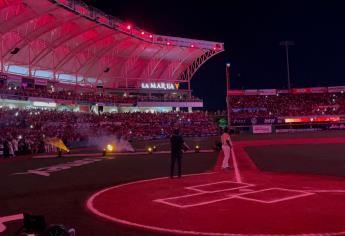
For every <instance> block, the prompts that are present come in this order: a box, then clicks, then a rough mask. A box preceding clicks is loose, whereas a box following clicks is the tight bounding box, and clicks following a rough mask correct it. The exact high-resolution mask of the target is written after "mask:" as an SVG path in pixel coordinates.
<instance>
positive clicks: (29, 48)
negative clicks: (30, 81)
mask: <svg viewBox="0 0 345 236" xmlns="http://www.w3.org/2000/svg"><path fill="white" fill-rule="evenodd" d="M28 51H29V77H30V78H31V76H32V66H31V43H30V42H28Z"/></svg>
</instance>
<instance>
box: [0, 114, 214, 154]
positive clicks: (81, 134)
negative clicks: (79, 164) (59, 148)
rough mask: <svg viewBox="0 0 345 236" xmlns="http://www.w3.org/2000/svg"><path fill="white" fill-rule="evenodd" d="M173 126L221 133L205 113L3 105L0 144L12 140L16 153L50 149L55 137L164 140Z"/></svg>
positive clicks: (196, 133)
mask: <svg viewBox="0 0 345 236" xmlns="http://www.w3.org/2000/svg"><path fill="white" fill-rule="evenodd" d="M174 127H178V128H180V129H181V131H182V133H183V135H184V136H187V137H188V136H193V137H194V136H209V135H216V134H217V133H218V128H217V125H216V124H215V123H214V121H213V120H212V118H211V117H210V116H209V115H208V114H207V113H206V112H194V113H183V112H179V113H176V112H171V113H140V112H136V113H101V114H95V113H79V112H68V111H63V112H62V111H55V110H35V109H10V108H0V134H1V135H0V139H1V140H0V143H4V142H7V143H9V145H11V146H12V149H13V152H14V153H16V152H18V153H40V152H47V151H49V150H51V147H50V146H49V145H47V144H46V143H45V140H46V139H48V138H55V137H57V138H60V139H62V140H63V141H64V142H65V143H66V144H67V145H70V144H72V143H78V142H87V141H88V140H89V139H91V138H95V137H101V136H114V135H115V136H117V137H125V138H126V139H129V140H148V139H163V138H167V137H169V136H170V135H171V133H172V131H173V129H174ZM16 143H18V145H17V144H16ZM17 146H18V147H17Z"/></svg>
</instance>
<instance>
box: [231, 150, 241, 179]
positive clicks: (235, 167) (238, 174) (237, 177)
mask: <svg viewBox="0 0 345 236" xmlns="http://www.w3.org/2000/svg"><path fill="white" fill-rule="evenodd" d="M231 157H232V163H233V165H234V170H235V178H236V181H237V182H238V183H242V177H241V173H240V170H239V168H238V165H237V160H236V156H235V152H234V148H233V147H231Z"/></svg>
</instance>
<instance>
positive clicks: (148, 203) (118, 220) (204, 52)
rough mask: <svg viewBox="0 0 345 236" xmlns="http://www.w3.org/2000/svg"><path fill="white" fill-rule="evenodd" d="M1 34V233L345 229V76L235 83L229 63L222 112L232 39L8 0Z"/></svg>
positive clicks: (0, 17) (250, 235)
mask: <svg viewBox="0 0 345 236" xmlns="http://www.w3.org/2000/svg"><path fill="white" fill-rule="evenodd" d="M107 4H108V3H107ZM109 4H110V3H109ZM192 38H193V37H192ZM216 41H222V40H216ZM0 42H1V45H0V59H1V61H0V66H1V73H0V179H1V181H0V189H1V192H0V235H4V236H12V235H15V236H17V235H21V236H25V235H36V236H55V235H56V236H68V235H69V236H74V235H85V236H86V235H109V236H111V235H116V236H117V235H121V236H136V235H144V236H145V235H147V236H149V235H150V236H163V235H205V236H206V235H209V236H212V235H215V236H335V235H339V236H340V235H345V201H344V199H345V181H344V180H345V179H344V178H345V155H344V153H345V136H344V135H345V131H344V129H345V86H342V85H341V84H340V85H339V86H331V85H329V86H319V87H307V86H306V87H303V88H300V87H290V77H288V79H289V87H288V88H284V89H283V88H280V89H271V88H270V89H261V88H259V89H238V88H236V89H233V88H232V87H231V86H230V85H231V83H233V81H232V78H233V76H232V74H231V73H230V71H231V70H232V67H233V65H232V64H230V63H227V62H225V63H223V64H222V66H223V65H224V66H223V67H222V68H223V69H224V70H223V72H224V77H223V80H224V82H226V86H225V87H224V92H225V93H224V101H225V102H224V103H225V104H226V108H225V109H224V111H217V112H215V111H210V110H209V111H208V110H207V109H206V108H205V104H204V100H203V99H202V98H199V97H198V96H196V95H195V93H194V91H193V86H192V79H193V82H194V81H195V80H196V79H199V77H200V76H198V78H196V76H195V75H196V74H197V73H200V72H201V70H199V69H200V68H203V67H204V64H207V62H208V61H210V62H212V61H213V60H215V59H216V58H217V57H218V54H219V55H222V54H224V53H226V51H227V50H228V49H227V50H226V49H225V44H224V43H223V42H214V41H208V40H201V39H189V38H184V37H178V36H165V35H159V34H156V33H153V32H149V31H146V30H145V29H142V28H140V27H138V26H136V25H135V24H133V23H131V22H127V21H124V20H121V19H118V18H117V17H116V16H112V15H109V14H107V13H105V12H103V11H101V10H99V9H97V8H95V7H94V6H91V5H88V4H86V3H84V2H82V1H79V0H0ZM287 47H288V44H286V48H287ZM229 50H230V49H229ZM287 59H289V58H288V51H287ZM205 66H206V65H205ZM288 73H289V64H288ZM288 76H289V75H288ZM343 85H344V84H343ZM217 93H222V92H221V91H217ZM176 140H177V141H176ZM176 143H177V144H176ZM182 144H183V145H184V146H183V145H182ZM224 146H226V148H225V147H224ZM176 160H177V163H178V169H179V174H178V176H175V175H174V171H175V167H176V166H174V165H175V161H176ZM225 163H226V165H225ZM181 166H182V167H181ZM181 168H182V175H181ZM169 171H170V172H169ZM169 173H170V175H169Z"/></svg>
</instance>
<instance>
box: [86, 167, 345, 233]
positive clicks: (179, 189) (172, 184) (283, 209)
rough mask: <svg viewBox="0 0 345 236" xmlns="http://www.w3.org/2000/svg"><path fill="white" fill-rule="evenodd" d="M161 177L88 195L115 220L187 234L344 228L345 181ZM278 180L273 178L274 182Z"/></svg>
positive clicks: (251, 175) (94, 207)
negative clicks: (239, 180) (237, 180)
mask: <svg viewBox="0 0 345 236" xmlns="http://www.w3.org/2000/svg"><path fill="white" fill-rule="evenodd" d="M232 176H233V173H231V172H226V173H219V172H212V173H204V174H198V175H190V176H185V177H183V178H181V179H169V178H159V179H152V180H144V181H138V182H133V183H129V184H123V185H119V186H115V187H111V188H108V189H104V190H102V191H100V192H98V193H96V194H94V195H93V196H92V197H91V198H89V199H88V201H87V208H88V209H89V210H90V211H91V212H93V213H94V214H96V215H98V216H100V217H102V218H105V219H108V220H110V221H113V222H117V223H121V224H125V225H127V226H133V227H137V228H141V229H143V230H151V231H159V232H164V233H172V234H187V235H188V234H189V235H222V236H230V235H237V236H240V235H280V236H282V235H301V236H302V235H303V236H312V235H314V236H326V235H345V181H344V180H343V179H341V178H335V177H320V176H307V175H287V174H267V173H260V174H258V173H257V172H251V171H248V172H242V179H243V183H238V182H236V181H234V180H233V178H232ZM273 181H274V182H273Z"/></svg>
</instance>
